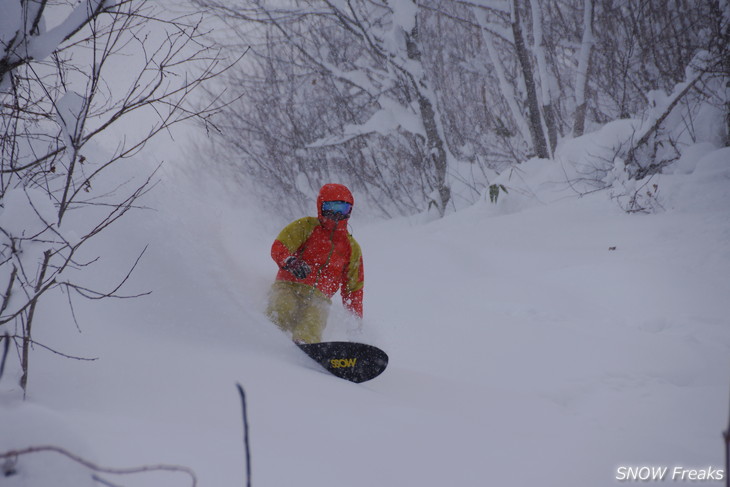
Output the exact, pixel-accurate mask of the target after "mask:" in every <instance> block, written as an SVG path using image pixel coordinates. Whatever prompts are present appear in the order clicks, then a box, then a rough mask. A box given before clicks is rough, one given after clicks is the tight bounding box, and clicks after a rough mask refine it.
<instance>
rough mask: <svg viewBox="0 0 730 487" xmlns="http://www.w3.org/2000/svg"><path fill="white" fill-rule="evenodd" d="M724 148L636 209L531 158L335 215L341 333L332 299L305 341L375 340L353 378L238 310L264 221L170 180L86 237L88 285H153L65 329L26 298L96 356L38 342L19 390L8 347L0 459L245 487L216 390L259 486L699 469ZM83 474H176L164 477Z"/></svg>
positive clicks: (714, 339) (708, 458) (48, 476)
mask: <svg viewBox="0 0 730 487" xmlns="http://www.w3.org/2000/svg"><path fill="white" fill-rule="evenodd" d="M728 161H730V152H729V149H724V150H720V151H701V154H700V153H698V156H697V159H696V160H694V161H690V162H686V161H685V163H684V164H685V166H683V167H685V169H686V170H683V171H681V174H679V173H678V174H674V175H666V176H662V178H661V179H660V180H659V181H660V185H661V186H662V188H663V191H664V194H665V195H666V198H665V199H664V201H663V206H665V207H666V211H664V212H661V213H659V214H655V215H627V214H625V213H623V212H622V211H621V210H620V209H619V208H618V207H617V205H616V203H615V202H614V201H612V200H610V199H609V198H608V196H607V194H606V192H599V193H594V194H591V195H588V196H585V197H583V198H576V197H575V196H573V195H572V193H570V191H566V190H565V188H562V189H560V188H557V187H556V186H555V185H550V184H546V182H547V181H551V180H553V179H551V178H553V176H555V175H557V174H560V173H561V170H560V168H558V167H557V165H556V164H554V163H549V162H546V161H533V162H531V163H530V164H535V165H539V164H541V163H542V164H546V165H549V166H546V167H547V168H546V169H545V170H543V171H542V172H541V171H540V170H534V171H532V172H531V173H529V174H533V175H534V176H532V178H527V179H525V178H523V179H522V180H521V181H520V182H516V181H515V180H512V181H507V183H508V184H512V186H510V188H515V189H514V190H513V191H512V192H510V194H508V195H503V196H501V197H500V200H499V202H498V204H496V205H493V204H491V203H489V201H488V199H486V200H484V201H482V202H481V203H479V204H476V205H474V206H472V207H470V208H468V209H465V210H462V211H459V212H456V213H454V214H452V215H449V216H448V217H446V218H444V219H440V220H436V221H425V220H424V219H422V218H412V219H399V220H392V221H365V220H362V219H358V217H357V215H355V216H354V217H353V219H352V222H351V227H352V231H353V233H354V235H355V237H356V238H357V239H358V241H359V242H360V243H361V245H362V247H363V250H364V255H365V266H366V301H365V312H366V319H365V328H364V330H362V331H358V330H356V329H354V328H353V326H354V323H352V322H351V320H348V317H347V316H346V313H345V312H344V310H343V309H342V307H341V306H340V305H339V304H336V305H335V306H334V307H333V311H332V313H331V318H330V325H329V327H328V330H327V337H328V338H331V339H355V340H362V341H367V342H371V343H374V344H376V345H379V346H381V347H382V348H383V349H385V350H386V351H387V352H388V353H389V355H390V366H389V368H388V370H387V371H386V372H385V373H384V374H383V375H382V376H381V377H379V378H377V379H376V380H374V381H371V382H368V383H365V384H359V385H357V384H351V383H348V382H345V381H342V380H339V379H335V378H333V377H330V376H328V375H326V374H325V373H323V372H321V371H320V370H318V369H317V367H316V365H314V364H313V363H311V362H310V361H309V360H308V359H307V358H306V357H304V356H303V354H301V353H300V352H299V351H298V350H297V349H296V348H295V347H294V346H293V345H292V344H290V343H289V342H288V340H287V339H286V337H284V336H283V335H282V334H281V333H280V332H279V331H278V330H276V329H275V327H273V326H272V325H271V324H270V323H268V321H267V320H266V318H265V317H264V316H263V315H262V309H263V307H264V303H265V295H266V290H267V288H268V286H269V284H270V282H271V280H272V279H273V276H274V272H275V268H274V264H273V262H271V260H270V258H269V255H268V252H269V246H270V244H271V241H272V239H273V238H274V237H275V235H276V233H277V232H278V230H279V228H280V227H281V225H283V224H284V223H286V222H285V221H283V220H281V219H280V218H277V217H276V216H274V215H269V214H266V213H265V212H264V211H262V210H260V209H257V208H256V207H255V205H253V204H252V203H251V202H249V201H247V200H246V197H245V195H241V194H238V193H237V192H236V191H235V190H232V189H230V188H227V187H225V185H223V184H222V183H214V182H211V181H206V180H205V179H201V178H200V177H188V176H185V175H184V174H183V173H179V172H176V171H173V170H168V172H167V173H166V174H164V175H163V184H162V185H161V187H160V188H159V189H158V190H157V191H156V192H155V193H153V195H152V196H151V200H150V201H149V202H148V204H149V205H150V206H152V207H154V208H156V210H155V211H147V212H141V213H138V214H137V216H135V217H133V218H131V219H129V220H128V221H126V222H125V223H122V224H120V225H119V226H117V227H116V229H115V230H113V231H110V233H109V234H108V235H106V236H105V237H104V238H105V239H104V240H100V241H99V242H98V245H99V248H100V249H102V250H106V251H112V255H113V257H112V258H107V259H106V260H105V261H104V262H103V264H102V265H103V267H102V268H103V269H104V271H103V272H96V273H94V274H93V276H90V277H89V279H91V280H93V281H95V282H90V284H100V285H102V286H103V285H105V284H107V285H109V286H110V285H111V283H112V282H113V281H112V277H113V276H114V275H118V273H119V272H122V273H124V272H125V271H126V268H127V267H128V266H129V264H130V263H131V262H133V260H134V259H135V258H136V256H137V254H138V253H139V252H140V251H141V249H142V248H143V247H144V246H145V245H146V244H147V243H149V248H148V249H147V251H146V253H145V255H144V257H143V260H142V266H141V267H140V268H139V269H138V270H137V272H136V273H135V274H134V275H133V278H132V280H131V281H130V283H129V285H128V287H127V288H126V292H128V293H136V292H143V291H146V290H152V291H153V293H152V294H151V295H149V296H146V297H143V298H139V299H135V300H120V301H109V300H107V301H102V302H87V301H84V302H76V303H75V311H76V315H77V317H78V319H79V324H80V330H78V331H77V329H76V326H75V325H74V323H73V320H72V319H71V317H70V315H69V313H68V312H67V311H66V308H67V305H66V301H65V297H63V296H58V297H57V298H55V301H46V302H44V305H43V306H42V309H41V310H40V312H41V313H42V315H41V316H39V318H38V322H37V323H38V325H37V329H36V337H37V339H38V340H39V341H41V342H43V343H46V344H49V345H52V346H53V347H54V348H56V349H58V350H62V351H63V352H65V353H68V354H71V355H77V356H84V357H98V360H96V361H92V362H86V361H84V362H82V361H76V360H69V359H66V358H62V357H59V356H57V355H54V354H51V353H49V352H47V351H45V350H43V349H36V350H35V351H34V353H33V357H32V362H31V367H32V368H31V371H30V380H29V394H28V399H27V400H26V401H25V402H22V401H21V399H20V398H21V394H20V391H19V390H18V387H17V386H16V384H17V378H18V372H17V369H16V368H17V365H16V364H15V362H16V360H15V357H11V359H10V363H9V367H10V371H9V372H6V375H5V377H3V378H2V380H0V410H1V411H2V422H0V452H2V451H6V450H9V449H20V448H23V447H25V446H31V445H57V446H61V447H64V448H67V449H68V450H70V451H73V452H74V453H76V454H78V455H80V456H82V457H84V458H86V459H88V460H90V461H92V462H95V463H97V464H99V465H103V466H109V467H131V466H139V465H150V464H160V463H164V464H175V465H185V466H188V467H190V468H192V469H193V470H194V471H195V472H196V474H197V477H198V485H202V486H216V487H224V486H240V485H245V481H244V460H243V458H244V450H243V442H242V424H241V410H240V404H239V398H238V396H237V392H236V389H235V384H236V383H240V384H242V385H243V387H244V388H245V390H246V392H247V395H248V409H249V411H248V413H249V421H250V440H251V455H252V469H253V477H252V483H253V485H257V486H264V485H268V486H289V485H298V486H310V485H311V486H318V487H321V486H348V487H359V486H373V485H382V486H390V485H393V486H395V485H418V486H423V487H426V486H444V485H454V486H483V485H515V486H527V485H541V486H586V485H590V486H608V485H614V484H615V483H616V480H615V479H616V475H617V468H618V467H619V466H627V465H632V466H634V465H635V466H641V465H660V466H668V467H670V468H672V467H674V466H684V467H697V468H707V467H708V466H710V465H712V466H714V467H719V468H723V467H724V465H723V446H722V438H721V432H722V430H723V429H724V428H726V427H727V417H728V387H729V386H730V374H729V372H730V367H728V366H729V365H730V360H729V359H730V353H729V352H730V327H729V326H730V319H729V318H728V317H729V316H730V303H729V301H728V296H730V279H728V276H729V275H730V211H728V210H730V167H728V166H729V164H728ZM551 164H553V165H554V166H550V165H551ZM526 167H527V169H526V173H525V174H528V172H527V170H528V169H530V166H529V165H528V166H526ZM687 167H688V168H689V169H687ZM530 194H531V195H532V196H529V197H528V196H526V195H530ZM355 196H356V198H357V194H356V195H355ZM312 212H314V209H312ZM614 247H615V250H611V249H612V248H614ZM115 273H116V274H115ZM16 471H17V473H16V474H15V475H13V476H9V477H5V478H2V477H0V485H2V486H3V487H19V486H24V487H30V486H32V487H45V486H54V487H58V486H62V485H63V486H84V485H97V484H94V482H92V480H91V477H90V474H89V473H88V471H87V470H86V469H84V468H82V467H80V466H78V465H76V464H74V463H73V462H71V461H69V460H67V459H65V458H63V457H60V456H59V455H57V454H54V453H38V454H35V455H27V456H23V457H20V459H19V461H18V464H17V465H16ZM99 475H100V476H101V477H102V478H104V479H106V480H107V481H109V482H113V483H115V484H116V485H126V486H161V485H164V486H177V485H190V480H189V479H188V478H186V477H185V476H184V474H182V473H179V472H158V473H144V474H138V475H133V476H115V475H110V474H99ZM707 483H708V484H710V485H719V483H717V482H707Z"/></svg>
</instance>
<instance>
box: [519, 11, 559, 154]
mask: <svg viewBox="0 0 730 487" xmlns="http://www.w3.org/2000/svg"><path fill="white" fill-rule="evenodd" d="M511 22H512V34H513V35H514V38H515V39H514V40H515V50H516V54H517V59H518V61H519V63H520V68H521V69H522V76H523V78H524V81H525V90H526V91H527V111H528V118H529V124H528V125H529V128H530V136H531V137H532V144H533V148H534V149H535V155H537V157H540V158H542V159H548V158H550V151H549V150H548V144H547V140H546V139H545V133H544V132H543V129H542V116H541V115H540V103H539V102H538V100H537V89H536V87H535V76H534V74H533V72H532V64H531V61H530V54H529V53H528V51H527V47H526V46H525V38H524V37H523V34H522V23H521V22H522V21H521V19H520V12H519V4H518V0H512V21H511Z"/></svg>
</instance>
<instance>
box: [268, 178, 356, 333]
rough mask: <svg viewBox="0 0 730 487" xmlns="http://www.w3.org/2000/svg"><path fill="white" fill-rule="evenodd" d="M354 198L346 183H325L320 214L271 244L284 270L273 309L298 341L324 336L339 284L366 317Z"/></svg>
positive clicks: (349, 303) (292, 226) (275, 290)
mask: <svg viewBox="0 0 730 487" xmlns="http://www.w3.org/2000/svg"><path fill="white" fill-rule="evenodd" d="M353 204H354V199H353V197H352V193H351V192H350V190H349V189H347V187H346V186H344V185H342V184H325V185H324V186H322V188H321V189H320V190H319V196H318V197H317V217H316V218H315V217H304V218H300V219H299V220H296V221H294V222H292V223H290V224H289V225H287V226H286V227H284V229H283V230H282V231H281V233H279V236H278V237H276V240H274V244H273V245H272V246H271V257H272V258H273V259H274V262H276V264H277V265H278V266H279V272H278V273H277V275H276V281H275V282H274V284H273V285H272V287H271V292H270V295H269V305H268V308H267V314H268V316H269V318H270V319H271V321H273V322H274V323H275V324H276V325H277V326H279V328H281V329H282V330H284V331H286V332H289V333H291V335H292V339H293V340H294V341H295V342H297V343H317V342H320V341H322V331H323V330H324V328H325V326H326V324H327V315H328V313H329V308H330V305H331V304H332V301H331V298H332V296H334V294H335V293H336V292H337V291H338V290H339V291H340V294H341V296H342V304H343V305H344V306H345V308H346V309H348V310H349V311H350V312H351V313H352V314H354V315H355V316H357V317H358V318H359V319H362V311H363V310H362V307H363V306H362V302H363V284H364V281H363V264H362V252H361V250H360V245H358V243H357V242H356V241H355V239H354V238H353V237H352V235H350V234H349V233H348V231H347V220H348V218H350V214H351V212H352V207H353Z"/></svg>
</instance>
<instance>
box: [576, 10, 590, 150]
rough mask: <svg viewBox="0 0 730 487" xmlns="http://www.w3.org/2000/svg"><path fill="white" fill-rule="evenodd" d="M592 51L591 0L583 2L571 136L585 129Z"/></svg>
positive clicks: (577, 135) (579, 134)
mask: <svg viewBox="0 0 730 487" xmlns="http://www.w3.org/2000/svg"><path fill="white" fill-rule="evenodd" d="M592 51H593V0H584V2H583V40H582V41H581V46H580V57H579V58H578V72H577V74H576V79H575V105H576V107H575V118H574V119H573V137H580V136H581V135H583V132H584V131H585V121H586V111H587V108H588V101H587V100H586V91H587V88H588V78H589V76H590V73H591V53H592Z"/></svg>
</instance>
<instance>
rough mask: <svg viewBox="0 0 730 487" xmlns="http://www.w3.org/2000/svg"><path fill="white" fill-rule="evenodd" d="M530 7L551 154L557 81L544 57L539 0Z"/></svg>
mask: <svg viewBox="0 0 730 487" xmlns="http://www.w3.org/2000/svg"><path fill="white" fill-rule="evenodd" d="M530 9H531V10H532V36H533V41H534V45H533V52H534V54H535V59H537V69H538V72H539V73H540V95H541V97H542V113H543V117H544V119H545V129H546V130H547V139H548V141H549V142H550V146H549V149H550V154H551V156H552V154H553V152H555V147H557V145H558V127H557V125H556V121H555V105H554V104H553V99H554V97H555V93H554V90H553V86H554V85H556V84H557V83H553V76H552V75H551V74H550V71H549V70H548V64H547V59H546V57H545V42H544V39H543V29H542V8H541V7H540V0H530Z"/></svg>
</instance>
